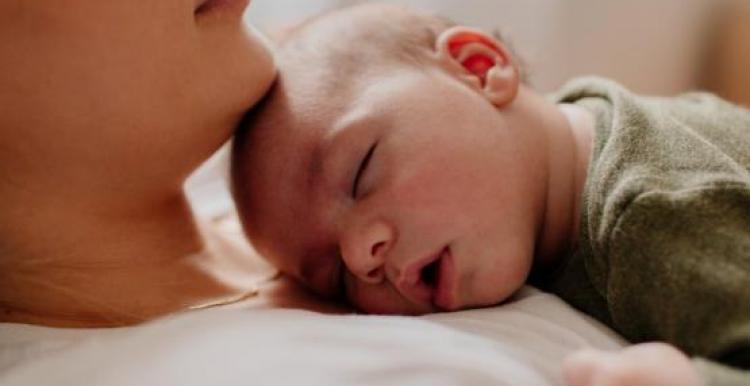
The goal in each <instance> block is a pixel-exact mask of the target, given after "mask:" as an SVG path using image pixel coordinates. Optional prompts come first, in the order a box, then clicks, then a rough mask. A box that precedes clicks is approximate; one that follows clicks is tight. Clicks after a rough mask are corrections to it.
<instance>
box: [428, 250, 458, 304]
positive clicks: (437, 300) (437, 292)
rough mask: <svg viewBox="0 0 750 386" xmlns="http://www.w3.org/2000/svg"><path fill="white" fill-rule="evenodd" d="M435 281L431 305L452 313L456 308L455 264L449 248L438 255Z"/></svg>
mask: <svg viewBox="0 0 750 386" xmlns="http://www.w3.org/2000/svg"><path fill="white" fill-rule="evenodd" d="M439 259H440V261H439V264H440V266H439V267H438V273H437V281H436V285H435V289H434V291H433V293H432V304H433V305H435V306H436V307H438V308H439V309H441V310H443V311H453V310H454V309H455V308H456V304H455V294H456V264H455V261H454V260H453V254H452V253H451V250H450V247H448V248H446V249H445V250H444V251H443V253H442V254H441V255H440V258H439Z"/></svg>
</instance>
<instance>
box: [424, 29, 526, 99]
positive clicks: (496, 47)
mask: <svg viewBox="0 0 750 386" xmlns="http://www.w3.org/2000/svg"><path fill="white" fill-rule="evenodd" d="M435 52H436V54H437V56H438V60H439V61H440V62H441V64H443V66H444V67H445V68H446V69H447V70H448V71H450V72H451V73H452V74H453V75H455V76H456V77H457V78H458V79H460V80H461V81H463V82H465V83H466V84H468V85H469V86H470V87H472V88H474V89H475V90H477V91H478V92H480V93H481V94H482V95H484V97H485V98H487V100H489V101H490V102H491V103H492V104H493V105H495V106H496V107H503V106H505V105H507V104H508V103H510V102H512V101H513V100H514V99H515V97H516V95H517V94H518V88H519V86H520V78H521V76H520V73H519V70H518V67H517V66H516V64H515V62H514V60H513V56H512V55H511V54H510V51H509V50H508V49H507V48H506V47H505V45H504V44H503V43H502V42H500V41H498V40H497V39H495V38H494V37H492V36H490V35H487V34H485V33H483V32H481V31H478V30H475V29H471V28H468V27H453V28H450V29H448V30H446V31H445V32H443V33H442V34H440V36H439V37H438V39H437V43H436V47H435Z"/></svg>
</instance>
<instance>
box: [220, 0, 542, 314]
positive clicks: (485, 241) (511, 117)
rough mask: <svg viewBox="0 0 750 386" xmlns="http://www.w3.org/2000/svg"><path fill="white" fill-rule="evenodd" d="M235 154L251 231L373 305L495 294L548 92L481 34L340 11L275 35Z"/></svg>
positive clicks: (470, 300) (534, 218)
mask: <svg viewBox="0 0 750 386" xmlns="http://www.w3.org/2000/svg"><path fill="white" fill-rule="evenodd" d="M277 60H278V64H279V68H280V78H279V79H278V81H277V84H276V86H275V88H274V89H273V90H272V92H271V93H270V94H269V95H268V96H267V99H266V100H265V102H263V103H262V104H261V105H260V106H259V107H258V108H257V109H256V110H255V111H254V112H253V113H252V114H251V115H250V116H249V117H248V119H247V122H246V125H245V127H244V128H243V129H242V130H241V131H240V133H239V134H238V136H237V138H236V140H235V147H234V155H233V172H232V174H233V185H234V195H235V198H236V201H237V204H238V209H239V211H240V214H241V218H242V222H243V225H244V227H245V231H246V234H247V235H248V237H249V238H250V240H251V241H252V242H253V244H254V245H255V247H256V248H257V249H258V250H259V251H260V252H261V253H262V254H263V255H265V256H266V257H267V258H268V259H269V260H270V261H271V262H272V263H274V264H275V265H277V266H278V267H279V268H280V269H281V270H282V271H283V272H286V273H288V274H290V275H292V276H294V277H296V278H297V279H299V280H300V281H302V282H303V283H305V284H306V285H308V286H309V287H310V288H312V289H313V290H315V291H316V292H318V293H320V294H322V295H325V296H341V295H343V296H346V298H348V300H349V301H351V302H352V303H353V304H354V305H355V306H357V307H358V308H360V309H361V310H363V311H367V312H373V313H402V314H417V313H425V312H432V311H440V310H456V309H461V308H467V307H476V306H485V305H491V304H497V303H500V302H501V301H503V300H504V299H506V298H507V297H509V296H510V295H511V294H512V293H513V292H515V291H516V290H517V289H518V288H520V287H521V286H522V284H523V283H524V282H525V280H526V278H527V276H528V274H529V273H530V270H531V267H532V264H533V262H534V253H535V246H536V244H537V236H538V234H539V232H540V228H541V226H542V224H541V223H542V221H543V217H544V216H543V214H544V205H545V200H546V198H547V197H546V193H547V191H546V183H547V157H546V152H545V150H546V144H547V142H546V137H545V133H544V130H542V129H541V127H543V126H544V125H545V122H544V120H545V119H546V118H545V116H546V115H545V114H546V113H545V111H544V108H545V107H542V106H545V103H547V102H546V101H544V99H543V98H541V97H539V96H538V95H537V94H535V93H533V92H531V91H530V90H529V89H528V88H527V87H526V86H524V85H523V83H522V81H521V74H520V70H519V67H518V65H517V61H516V59H515V58H514V57H513V55H512V54H511V52H510V51H509V50H508V49H507V47H506V45H505V44H504V43H503V42H502V41H499V40H497V39H495V38H494V37H492V36H491V35H488V34H484V33H482V32H479V31H476V30H472V29H468V28H463V27H456V26H454V25H452V23H450V22H448V21H446V20H443V19H440V18H438V17H435V16H432V15H429V14H423V13H419V12H416V11H413V10H408V9H405V8H400V7H394V6H385V5H366V6H359V7H354V8H348V9H345V10H340V11H336V12H333V13H330V14H326V15H323V16H320V17H318V18H315V19H313V20H310V21H308V22H306V23H304V24H303V25H301V26H299V27H297V28H295V29H294V30H292V31H290V32H289V33H288V34H287V35H286V36H285V37H284V40H283V41H281V42H280V43H279V46H278V51H277Z"/></svg>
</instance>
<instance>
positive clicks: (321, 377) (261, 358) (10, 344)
mask: <svg viewBox="0 0 750 386" xmlns="http://www.w3.org/2000/svg"><path fill="white" fill-rule="evenodd" d="M622 345H623V341H622V340H621V339H620V338H618V337H617V336H616V335H615V334H613V333H612V332H610V331H609V330H607V329H606V328H604V327H602V326H601V325H599V324H598V323H596V322H595V321H593V320H592V319H590V318H588V317H586V316H584V315H582V314H580V313H579V312H577V311H575V310H573V309H571V308H570V307H569V306H567V305H566V304H565V303H563V302H562V301H561V300H559V299H558V298H557V297H555V296H552V295H549V294H545V293H541V292H539V291H537V290H534V289H531V288H526V289H524V290H523V291H522V292H521V293H520V294H519V296H518V297H517V298H516V299H515V300H514V301H513V302H511V303H509V304H507V305H504V306H500V307H495V308H489V309H482V310H472V311H463V312H458V313H451V314H436V315H429V316H425V317H419V318H409V317H383V316H364V315H337V316H332V315H324V314H319V313H313V312H309V311H299V310H252V311H250V310H222V309H214V310H204V311H200V312H194V313H190V314H185V315H182V316H179V317H173V318H168V319H163V320H160V321H156V322H153V323H150V324H147V325H143V326H139V327H131V328H121V329H90V330H64V329H53V328H43V327H34V326H23V325H9V324H6V325H0V385H3V386H28V385H61V386H62V385H70V386H81V385H102V386H120V385H144V386H146V385H154V386H156V385H159V386H163V385H183V386H193V385H195V386H198V385H227V386H234V385H237V386H239V385H288V386H296V385H326V386H338V385H364V386H369V385H372V386H375V385H394V384H397V385H414V386H441V385H446V386H447V385H524V386H526V385H528V386H536V385H540V386H549V385H561V384H562V381H561V378H560V374H559V366H560V363H561V361H562V359H563V357H564V356H565V355H566V354H568V353H570V352H572V351H574V350H576V349H579V348H583V347H596V348H603V349H617V348H619V347H622Z"/></svg>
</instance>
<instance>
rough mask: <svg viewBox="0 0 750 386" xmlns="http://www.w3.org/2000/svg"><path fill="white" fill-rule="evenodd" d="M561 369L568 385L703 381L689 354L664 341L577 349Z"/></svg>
mask: <svg viewBox="0 0 750 386" xmlns="http://www.w3.org/2000/svg"><path fill="white" fill-rule="evenodd" d="M563 373H564V376H565V380H566V382H567V384H568V386H631V385H639V386H704V385H706V383H705V382H704V380H703V377H702V376H701V374H700V373H699V372H698V370H697V369H696V367H695V366H694V365H693V362H692V361H691V360H690V358H688V357H687V356H686V355H685V354H683V353H682V352H681V351H679V350H678V349H676V348H675V347H673V346H670V345H668V344H665V343H644V344H638V345H635V346H631V347H628V348H626V349H624V350H622V351H619V352H607V351H599V350H584V351H579V352H577V353H574V354H573V355H570V356H569V357H568V358H567V359H566V360H565V363H564V364H563Z"/></svg>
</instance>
